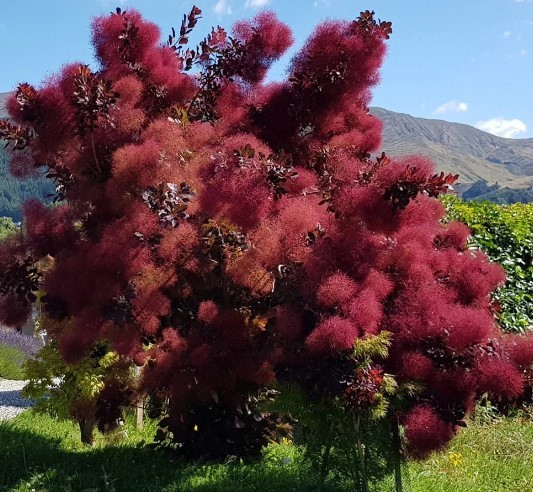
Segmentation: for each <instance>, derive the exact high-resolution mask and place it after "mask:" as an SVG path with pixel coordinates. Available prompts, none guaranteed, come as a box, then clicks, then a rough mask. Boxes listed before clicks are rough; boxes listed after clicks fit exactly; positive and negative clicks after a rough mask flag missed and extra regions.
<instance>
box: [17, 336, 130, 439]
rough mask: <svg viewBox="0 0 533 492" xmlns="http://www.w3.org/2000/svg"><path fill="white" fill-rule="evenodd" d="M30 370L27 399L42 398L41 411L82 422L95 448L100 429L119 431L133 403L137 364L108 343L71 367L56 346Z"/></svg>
mask: <svg viewBox="0 0 533 492" xmlns="http://www.w3.org/2000/svg"><path fill="white" fill-rule="evenodd" d="M25 372H26V375H27V378H28V379H29V381H28V384H27V385H26V386H25V387H24V389H23V394H24V396H26V397H28V398H33V399H35V400H36V405H35V409H36V410H37V411H40V412H45V413H51V414H52V415H55V416H57V417H59V418H61V419H73V420H75V421H77V422H78V424H79V428H80V436H81V441H82V442H83V443H84V444H88V445H92V444H93V441H94V430H95V428H96V427H98V428H99V429H100V430H101V431H102V432H104V431H111V430H115V429H116V428H117V427H118V426H119V425H120V420H121V418H122V416H123V410H124V407H126V406H127V405H129V404H130V402H131V401H132V397H133V394H132V391H131V388H132V387H133V386H134V383H133V375H132V370H131V366H130V364H129V363H128V362H127V361H125V360H124V359H122V358H120V357H119V356H118V354H117V353H115V352H112V351H110V350H109V348H108V347H107V346H106V345H105V344H96V345H95V346H94V348H93V350H92V352H91V353H90V354H89V355H88V356H87V357H84V358H83V359H81V360H78V361H77V362H76V363H75V364H68V363H67V362H65V361H64V360H63V359H62V358H61V355H60V352H59V350H58V348H57V345H56V343H55V342H51V343H49V344H47V345H46V346H44V347H43V348H42V349H41V350H40V351H39V352H38V353H37V355H36V356H35V358H34V359H30V360H28V361H27V362H26V363H25Z"/></svg>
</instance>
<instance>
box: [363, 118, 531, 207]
mask: <svg viewBox="0 0 533 492" xmlns="http://www.w3.org/2000/svg"><path fill="white" fill-rule="evenodd" d="M370 112H371V113H372V114H373V115H375V116H376V117H378V118H380V119H381V120H382V121H383V150H384V151H385V152H386V153H387V154H390V155H393V156H402V155H409V154H422V155H427V156H429V157H431V158H432V159H433V161H434V162H435V164H436V165H437V169H438V170H439V171H444V172H451V173H454V174H459V182H460V191H461V192H462V193H466V192H467V191H468V189H469V188H471V187H472V186H473V185H474V184H477V186H478V187H479V188H483V186H486V188H487V189H485V190H480V191H483V193H479V194H476V196H481V195H483V194H484V193H490V194H491V196H493V197H494V195H495V194H496V195H497V194H498V193H500V191H501V190H511V191H512V190H515V192H514V194H515V195H517V193H518V195H520V193H522V194H526V195H529V199H531V196H532V194H533V138H529V139H511V138H501V137H496V136H494V135H491V134H489V133H485V132H483V131H481V130H478V129H477V128H473V127H471V126H468V125H463V124H460V123H450V122H448V121H442V120H430V119H425V118H416V117H414V116H410V115H408V114H403V113H395V112H394V111H389V110H386V109H382V108H371V109H370ZM483 183H484V185H483ZM518 190H522V191H518ZM472 191H474V190H472ZM511 191H506V192H505V193H506V194H507V195H508V197H510V198H511V199H512V197H511V195H512V194H513V193H512V192H511ZM471 198H473V197H471ZM514 198H516V196H515V197H514Z"/></svg>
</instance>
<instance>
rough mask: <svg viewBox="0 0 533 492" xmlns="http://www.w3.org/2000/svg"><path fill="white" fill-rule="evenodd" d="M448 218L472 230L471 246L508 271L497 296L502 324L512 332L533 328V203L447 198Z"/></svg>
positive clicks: (444, 200)
mask: <svg viewBox="0 0 533 492" xmlns="http://www.w3.org/2000/svg"><path fill="white" fill-rule="evenodd" d="M443 202H444V204H445V205H446V209H447V218H448V220H459V221H461V222H464V223H465V224H466V225H468V226H469V227H470V229H471V230H472V237H471V239H470V246H471V247H473V248H480V249H482V250H483V251H485V253H487V255H488V256H489V258H490V259H491V260H493V261H496V262H498V263H499V264H500V265H502V267H503V268H504V269H505V271H506V272H507V282H506V283H505V285H504V286H503V287H502V288H500V289H499V290H498V291H497V292H496V293H495V295H494V298H495V299H496V300H497V301H499V303H500V304H501V306H502V312H501V314H500V324H501V326H502V328H503V329H505V330H507V331H512V332H524V331H527V330H533V261H532V259H533V203H514V204H512V205H496V204H494V203H490V202H474V201H471V202H470V201H469V202H465V201H462V200H460V199H459V198H457V197H455V196H446V197H444V199H443Z"/></svg>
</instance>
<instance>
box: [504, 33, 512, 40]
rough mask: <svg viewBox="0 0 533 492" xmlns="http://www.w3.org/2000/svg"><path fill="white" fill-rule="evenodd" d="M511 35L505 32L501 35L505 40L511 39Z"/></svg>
mask: <svg viewBox="0 0 533 492" xmlns="http://www.w3.org/2000/svg"><path fill="white" fill-rule="evenodd" d="M511 34H512V33H511V31H505V32H504V33H503V37H504V38H505V39H508V38H510V37H511Z"/></svg>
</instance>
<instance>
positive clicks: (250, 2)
mask: <svg viewBox="0 0 533 492" xmlns="http://www.w3.org/2000/svg"><path fill="white" fill-rule="evenodd" d="M269 3H270V0H246V3H245V4H244V7H245V8H247V9H249V8H256V9H258V8H261V7H266V6H267V5H268V4H269Z"/></svg>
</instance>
